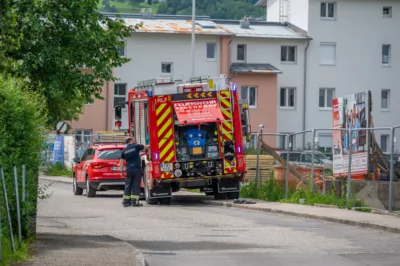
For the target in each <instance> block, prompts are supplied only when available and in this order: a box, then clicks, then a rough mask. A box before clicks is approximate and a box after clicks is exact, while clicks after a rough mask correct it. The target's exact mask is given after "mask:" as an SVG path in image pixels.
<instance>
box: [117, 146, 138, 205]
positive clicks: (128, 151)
mask: <svg viewBox="0 0 400 266" xmlns="http://www.w3.org/2000/svg"><path fill="white" fill-rule="evenodd" d="M143 149H144V146H143V145H140V144H128V145H127V146H126V147H125V149H124V150H123V151H122V154H121V159H124V160H126V180H125V191H124V202H125V203H126V202H129V201H135V202H139V196H140V181H141V180H142V169H141V160H140V155H139V154H140V151H141V150H143Z"/></svg>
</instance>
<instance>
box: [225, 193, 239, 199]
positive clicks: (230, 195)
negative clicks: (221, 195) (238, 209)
mask: <svg viewBox="0 0 400 266" xmlns="http://www.w3.org/2000/svg"><path fill="white" fill-rule="evenodd" d="M227 194H228V195H227V196H228V199H238V198H239V192H229V193H227Z"/></svg>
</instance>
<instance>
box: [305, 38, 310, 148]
mask: <svg viewBox="0 0 400 266" xmlns="http://www.w3.org/2000/svg"><path fill="white" fill-rule="evenodd" d="M309 45H310V40H308V41H307V46H306V48H305V49H304V84H303V88H304V93H303V131H306V104H307V50H308V46H309ZM305 146H306V134H305V133H304V134H303V149H304V148H305Z"/></svg>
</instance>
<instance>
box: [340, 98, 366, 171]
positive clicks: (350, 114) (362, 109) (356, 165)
mask: <svg viewBox="0 0 400 266" xmlns="http://www.w3.org/2000/svg"><path fill="white" fill-rule="evenodd" d="M369 103H370V92H361V93H356V94H351V95H347V96H344V97H339V98H336V99H334V100H333V108H332V110H333V112H332V115H333V117H332V123H333V128H338V129H339V128H340V129H344V130H334V132H333V146H332V147H333V149H332V150H333V175H334V176H335V177H340V176H347V174H348V167H349V151H350V149H351V151H352V160H351V174H352V175H366V174H368V144H367V131H366V130H362V128H367V127H368V124H369V123H368V117H369V110H370V104H369ZM353 129H356V130H353ZM360 129H361V130H360ZM349 130H351V134H350V135H349V132H350V131H349Z"/></svg>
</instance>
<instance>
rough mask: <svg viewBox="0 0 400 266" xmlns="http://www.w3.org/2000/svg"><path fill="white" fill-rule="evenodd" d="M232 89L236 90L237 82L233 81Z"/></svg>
mask: <svg viewBox="0 0 400 266" xmlns="http://www.w3.org/2000/svg"><path fill="white" fill-rule="evenodd" d="M232 90H234V91H236V90H237V87H236V83H232Z"/></svg>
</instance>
